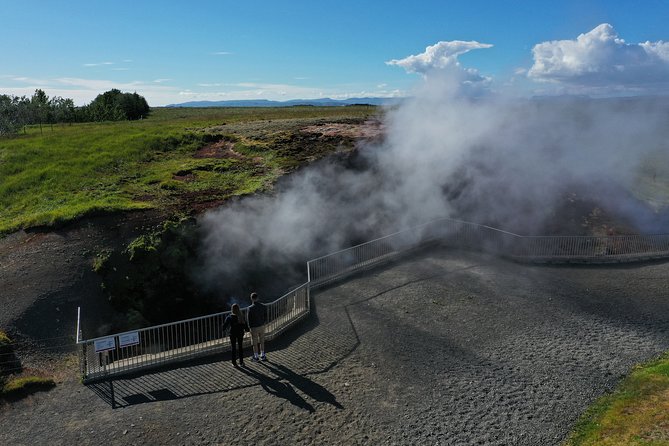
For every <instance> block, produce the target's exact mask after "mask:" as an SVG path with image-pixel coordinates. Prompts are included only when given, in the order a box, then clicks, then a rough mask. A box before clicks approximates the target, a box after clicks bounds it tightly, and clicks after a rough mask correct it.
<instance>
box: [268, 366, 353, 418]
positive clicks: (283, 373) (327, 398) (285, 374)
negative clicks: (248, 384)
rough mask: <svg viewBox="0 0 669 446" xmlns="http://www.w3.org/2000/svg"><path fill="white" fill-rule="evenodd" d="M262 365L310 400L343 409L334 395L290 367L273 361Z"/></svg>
mask: <svg viewBox="0 0 669 446" xmlns="http://www.w3.org/2000/svg"><path fill="white" fill-rule="evenodd" d="M261 364H262V365H263V366H265V367H267V369H269V371H271V372H272V373H274V374H275V375H276V376H278V377H279V378H283V379H285V380H286V381H288V382H289V383H290V384H292V385H293V386H295V387H296V388H297V389H298V390H300V391H301V392H302V393H304V394H305V395H307V396H309V397H310V398H313V399H314V400H316V401H320V402H322V403H328V404H332V405H333V406H335V407H336V408H337V409H343V406H342V405H341V404H339V403H338V402H337V398H335V396H334V395H333V394H332V393H330V392H329V391H328V390H327V389H326V388H325V387H323V386H321V385H320V384H318V383H316V382H314V381H312V380H310V379H309V378H307V377H305V376H302V375H298V374H297V373H295V372H293V371H292V370H290V369H289V368H288V367H286V366H283V365H281V364H275V363H273V362H271V361H266V362H261Z"/></svg>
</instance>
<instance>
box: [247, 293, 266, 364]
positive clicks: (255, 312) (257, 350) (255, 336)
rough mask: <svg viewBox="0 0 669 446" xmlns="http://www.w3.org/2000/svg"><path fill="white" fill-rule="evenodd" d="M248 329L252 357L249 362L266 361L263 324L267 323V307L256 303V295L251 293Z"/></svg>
mask: <svg viewBox="0 0 669 446" xmlns="http://www.w3.org/2000/svg"><path fill="white" fill-rule="evenodd" d="M247 314H248V318H249V329H250V330H251V344H252V345H253V357H252V358H251V361H254V362H256V361H258V360H260V361H267V356H266V355H265V322H266V321H267V306H266V305H265V304H263V303H260V302H258V293H251V306H250V307H249V309H248V313H247Z"/></svg>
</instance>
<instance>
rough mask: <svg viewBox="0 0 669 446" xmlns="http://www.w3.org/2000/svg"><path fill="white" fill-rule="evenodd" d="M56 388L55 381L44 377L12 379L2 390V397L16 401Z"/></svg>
mask: <svg viewBox="0 0 669 446" xmlns="http://www.w3.org/2000/svg"><path fill="white" fill-rule="evenodd" d="M55 386H56V383H55V382H54V381H53V379H51V378H45V377H42V376H21V377H17V378H10V379H9V380H8V381H7V382H6V383H5V385H4V386H3V387H2V389H0V397H3V398H8V399H15V398H20V397H23V396H25V395H28V394H30V393H33V392H37V391H40V390H49V389H51V388H53V387H55Z"/></svg>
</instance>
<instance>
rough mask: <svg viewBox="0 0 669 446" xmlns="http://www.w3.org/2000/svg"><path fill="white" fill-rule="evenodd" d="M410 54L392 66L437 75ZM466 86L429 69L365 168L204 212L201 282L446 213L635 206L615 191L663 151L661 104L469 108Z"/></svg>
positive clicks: (517, 219)
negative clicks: (598, 203)
mask: <svg viewBox="0 0 669 446" xmlns="http://www.w3.org/2000/svg"><path fill="white" fill-rule="evenodd" d="M479 45H481V44H479ZM442 47H443V45H442ZM428 50H429V48H428ZM464 51H468V49H466V48H465V47H464V46H463V47H460V49H454V50H453V51H452V52H450V53H448V54H450V56H447V55H445V54H447V53H446V52H445V53H444V56H443V57H445V58H448V57H452V58H455V57H457V54H461V53H462V52H464ZM435 52H436V51H433V52H432V53H435ZM427 53H430V51H426V54H427ZM411 57H413V58H414V59H411V58H407V59H403V61H406V63H405V62H403V61H392V62H395V63H396V64H397V65H402V63H404V64H405V65H410V66H412V67H417V68H412V69H415V70H418V68H420V67H424V66H427V65H428V61H426V60H422V61H417V62H415V64H414V63H413V62H412V61H416V60H417V59H415V58H419V56H411ZM435 57H436V56H435ZM426 58H427V56H426ZM437 59H438V58H437ZM454 63H456V62H454V61H453V59H451V61H441V62H438V63H437V64H442V65H444V64H445V65H448V64H454ZM462 86H463V77H462V76H461V75H460V74H459V73H457V72H456V73H454V72H453V71H451V70H437V71H430V74H429V75H427V76H426V77H425V78H424V81H423V83H422V85H421V86H420V87H419V88H418V90H417V91H416V94H415V96H414V97H413V98H411V99H409V100H407V101H406V102H405V103H403V104H402V105H401V106H400V107H399V108H397V109H394V110H391V111H388V112H387V113H386V115H385V120H386V122H385V124H386V128H387V129H388V130H387V135H386V138H385V141H384V143H383V144H380V145H374V146H367V147H361V148H360V149H359V151H358V156H359V159H358V160H357V163H356V168H353V169H351V168H346V167H344V166H342V165H341V163H337V162H334V161H331V162H328V161H325V162H321V163H319V164H317V165H316V166H313V167H311V168H307V169H304V170H303V171H301V172H299V173H297V174H295V175H293V176H292V177H291V178H290V179H288V180H287V181H286V182H285V184H283V185H282V186H281V187H280V188H279V190H278V191H277V193H276V194H275V195H274V196H262V197H254V198H250V199H245V200H240V201H239V202H237V203H234V204H232V205H229V206H225V207H222V208H220V209H218V210H215V211H212V212H209V213H207V214H206V215H205V216H204V217H203V218H202V220H201V223H202V227H203V229H204V230H205V231H206V234H207V236H206V240H205V243H204V250H203V252H204V254H203V259H204V267H203V268H202V269H201V274H202V277H203V279H204V280H205V281H206V282H208V283H210V284H215V285H216V286H217V287H226V286H228V285H229V283H230V281H232V282H234V281H238V282H239V283H237V284H236V285H235V286H238V287H242V288H243V287H253V286H255V285H254V284H255V283H256V282H254V280H256V279H254V278H251V279H248V278H245V279H239V278H240V277H241V275H242V272H244V271H246V272H248V271H249V270H254V269H255V270H270V269H276V268H281V267H283V266H285V265H288V264H292V263H295V262H298V263H300V264H302V265H303V263H302V262H304V261H305V260H307V259H308V258H310V257H314V256H317V255H320V254H324V253H327V252H332V251H335V250H337V249H340V248H343V247H345V246H348V245H350V244H352V243H355V242H360V241H365V240H370V239H372V238H374V237H377V236H381V235H384V234H387V233H390V232H394V231H396V230H398V229H400V228H403V227H407V226H411V225H416V224H420V223H424V222H427V221H430V220H432V219H435V218H438V217H443V216H452V217H458V218H463V219H471V220H475V221H478V222H481V223H491V224H495V225H497V226H502V227H504V228H507V229H510V230H512V231H515V232H519V233H537V232H543V231H545V230H546V228H547V227H548V226H550V222H551V221H552V220H555V219H556V216H555V215H554V212H555V209H556V207H557V206H558V203H560V202H561V200H562V198H563V197H564V196H565V194H573V193H577V194H579V195H580V196H584V195H587V194H592V195H593V196H597V198H598V199H601V200H604V201H607V200H608V201H611V202H615V201H616V200H617V199H618V198H620V199H621V200H622V199H627V198H625V197H619V196H617V195H616V194H617V193H618V192H619V191H625V190H629V189H631V188H632V185H633V184H634V182H635V181H636V176H637V174H638V171H639V164H640V163H641V162H643V161H644V160H645V158H646V156H647V155H648V154H649V153H667V149H668V147H667V145H668V143H667V141H669V138H668V137H669V132H668V131H667V130H666V129H667V125H666V124H667V118H668V117H669V113H668V112H669V108H668V107H667V106H666V105H665V104H664V103H663V102H662V101H658V100H647V99H646V100H641V99H639V100H637V99H624V100H623V99H616V100H597V101H593V100H588V99H573V98H572V99H550V100H522V99H513V98H504V97H500V96H492V95H488V96H485V97H478V98H476V99H471V96H469V95H467V94H462ZM623 201H624V200H623ZM623 207H624V206H619V208H623ZM629 217H630V218H635V217H636V216H635V215H630V216H629ZM300 280H303V277H302V278H296V279H295V283H299V282H300ZM242 282H243V283H242ZM286 285H290V284H286Z"/></svg>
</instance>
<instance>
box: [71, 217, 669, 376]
mask: <svg viewBox="0 0 669 446" xmlns="http://www.w3.org/2000/svg"><path fill="white" fill-rule="evenodd" d="M435 243H440V244H443V245H445V246H448V247H453V248H460V249H468V250H476V251H481V252H486V253H491V254H494V255H499V256H504V257H509V258H512V259H515V260H519V261H528V262H588V263H606V262H626V261H634V260H647V259H654V258H667V257H669V234H664V235H629V236H610V237H588V236H584V237H580V236H521V235H518V234H513V233H511V232H507V231H502V230H500V229H496V228H492V227H490V226H485V225H480V224H476V223H470V222H465V221H461V220H454V219H449V218H444V219H439V220H435V221H432V222H429V223H426V224H423V225H420V226H415V227H412V228H408V229H406V230H403V231H399V232H396V233H394V234H391V235H388V236H386V237H382V238H379V239H376V240H372V241H370V242H367V243H363V244H360V245H357V246H353V247H351V248H347V249H343V250H341V251H337V252H335V253H332V254H328V255H326V256H323V257H319V258H317V259H313V260H310V261H309V262H307V282H306V283H305V284H304V285H301V286H300V287H298V288H296V289H295V290H293V291H291V292H289V293H287V294H286V295H284V296H282V297H280V298H279V299H277V300H275V301H274V302H271V303H270V304H268V323H267V326H266V338H267V340H272V339H273V338H275V337H276V336H278V335H279V334H280V333H281V332H283V331H284V330H286V329H287V328H288V327H290V326H291V325H293V324H295V323H296V322H297V321H299V320H300V319H302V318H303V317H305V316H306V315H307V314H308V313H309V309H310V303H309V290H310V288H311V287H316V286H319V285H323V284H326V283H328V282H331V281H333V280H337V279H340V278H343V277H345V276H346V275H348V274H351V273H353V272H357V271H361V270H363V269H365V268H369V267H372V266H374V265H377V264H379V263H381V262H384V261H387V260H390V259H392V258H394V257H396V256H398V255H399V254H402V253H406V252H408V251H410V250H412V249H415V248H419V247H421V246H425V245H428V244H435ZM228 313H229V312H223V313H217V314H212V315H209V316H203V317H198V318H193V319H188V320H185V321H179V322H174V323H170V324H164V325H159V326H155V327H148V328H142V329H139V330H135V331H130V332H125V333H119V334H116V335H110V336H105V337H102V338H96V339H90V340H82V337H81V333H80V331H79V324H78V323H77V344H78V346H79V355H80V364H81V373H82V376H83V379H84V381H90V380H94V379H100V378H104V377H109V376H113V375H118V374H123V373H128V372H134V371H137V370H141V369H147V368H155V367H159V366H163V365H165V364H169V363H171V362H176V361H183V360H187V359H191V358H195V357H199V356H204V355H210V354H217V353H222V352H224V351H227V350H229V349H230V341H229V339H228V338H227V336H225V333H223V332H222V330H221V328H222V325H223V320H224V319H225V316H226V315H227V314H228ZM244 342H245V344H246V345H249V344H250V340H249V336H248V335H246V337H245V341H244Z"/></svg>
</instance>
